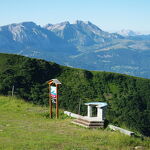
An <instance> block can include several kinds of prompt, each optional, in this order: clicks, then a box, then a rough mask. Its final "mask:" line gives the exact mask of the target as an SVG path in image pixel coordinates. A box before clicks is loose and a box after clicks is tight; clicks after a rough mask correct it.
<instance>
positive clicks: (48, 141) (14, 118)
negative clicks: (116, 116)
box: [0, 96, 150, 150]
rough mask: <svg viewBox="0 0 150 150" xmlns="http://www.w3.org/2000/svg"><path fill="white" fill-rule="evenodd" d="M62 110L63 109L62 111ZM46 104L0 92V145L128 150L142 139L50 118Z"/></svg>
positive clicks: (41, 149)
mask: <svg viewBox="0 0 150 150" xmlns="http://www.w3.org/2000/svg"><path fill="white" fill-rule="evenodd" d="M61 113H62V111H61ZM46 116H48V108H47V107H39V106H35V105H33V104H29V103H25V102H24V101H22V100H18V99H15V98H11V97H3V96H0V118H1V119H0V149H2V150H6V149H7V150H22V149H24V150H26V149H28V150H30V149H34V150H48V149H49V150H50V149H56V150H62V149H65V150H71V149H74V150H76V149H78V150H79V149H80V150H94V149H95V150H98V149H100V150H110V149H111V150H128V149H131V148H133V147H135V146H137V145H142V146H144V147H145V149H148V147H149V146H150V144H148V140H149V139H148V138H147V139H145V140H144V141H141V140H140V139H136V138H131V137H128V136H126V135H123V134H120V133H117V132H112V131H109V130H97V129H94V130H90V129H85V128H81V127H78V126H75V125H72V124H71V123H70V121H71V119H69V118H64V116H63V115H62V114H61V115H60V116H61V119H58V120H56V119H52V120H51V119H49V118H48V117H46Z"/></svg>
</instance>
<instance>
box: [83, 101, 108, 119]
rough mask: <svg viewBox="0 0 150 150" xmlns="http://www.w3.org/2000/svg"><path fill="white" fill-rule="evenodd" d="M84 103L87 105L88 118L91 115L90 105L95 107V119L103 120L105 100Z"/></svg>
mask: <svg viewBox="0 0 150 150" xmlns="http://www.w3.org/2000/svg"><path fill="white" fill-rule="evenodd" d="M85 105H87V117H88V118H91V117H93V115H92V107H96V108H97V116H96V117H95V119H97V120H99V121H104V120H105V117H106V116H105V114H106V107H107V103H105V102H90V103H85Z"/></svg>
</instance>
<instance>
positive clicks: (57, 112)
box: [56, 84, 59, 118]
mask: <svg viewBox="0 0 150 150" xmlns="http://www.w3.org/2000/svg"><path fill="white" fill-rule="evenodd" d="M58 117H59V109H58V84H56V118H58Z"/></svg>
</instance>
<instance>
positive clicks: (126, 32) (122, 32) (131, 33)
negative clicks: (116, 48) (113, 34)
mask: <svg viewBox="0 0 150 150" xmlns="http://www.w3.org/2000/svg"><path fill="white" fill-rule="evenodd" d="M117 33H118V34H120V35H122V36H137V35H141V33H139V32H135V31H132V30H129V29H122V30H120V31H118V32H117Z"/></svg>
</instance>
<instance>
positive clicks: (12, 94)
mask: <svg viewBox="0 0 150 150" xmlns="http://www.w3.org/2000/svg"><path fill="white" fill-rule="evenodd" d="M14 89H15V87H14V85H13V86H12V91H11V96H14Z"/></svg>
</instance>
